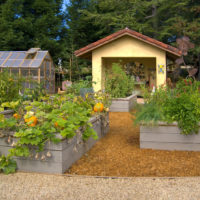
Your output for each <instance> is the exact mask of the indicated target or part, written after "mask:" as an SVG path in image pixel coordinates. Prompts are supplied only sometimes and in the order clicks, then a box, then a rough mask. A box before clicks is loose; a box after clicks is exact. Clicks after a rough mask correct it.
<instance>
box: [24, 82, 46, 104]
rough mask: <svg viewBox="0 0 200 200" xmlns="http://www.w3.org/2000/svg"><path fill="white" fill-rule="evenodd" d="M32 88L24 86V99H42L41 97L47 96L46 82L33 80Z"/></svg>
mask: <svg viewBox="0 0 200 200" xmlns="http://www.w3.org/2000/svg"><path fill="white" fill-rule="evenodd" d="M31 84H32V88H24V91H23V95H22V100H40V98H41V97H43V96H46V94H47V91H46V89H45V87H44V83H37V82H36V81H31Z"/></svg>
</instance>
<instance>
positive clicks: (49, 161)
mask: <svg viewBox="0 0 200 200" xmlns="http://www.w3.org/2000/svg"><path fill="white" fill-rule="evenodd" d="M106 117H107V119H108V116H106ZM90 122H91V123H92V125H93V127H92V128H93V129H94V130H95V131H96V133H97V134H98V140H99V139H101V138H102V137H103V136H105V134H106V133H107V132H108V127H109V123H107V120H104V118H103V117H102V116H98V117H92V118H91V120H90ZM80 130H81V129H80ZM58 137H60V136H59V135H58ZM11 138H12V137H11ZM7 139H8V137H2V138H0V153H1V154H4V155H7V153H8V150H9V149H11V148H12V145H11V144H12V142H11V143H9V144H8V142H7ZM12 140H13V141H16V138H12ZM98 140H94V139H93V138H89V139H88V140H87V141H86V142H84V141H83V140H82V137H81V134H78V135H77V136H75V137H74V138H73V139H70V140H68V139H64V140H62V142H60V143H58V144H54V143H52V142H48V143H47V144H46V145H45V150H44V151H43V152H41V153H39V154H37V156H36V154H34V155H33V156H31V157H29V158H21V157H15V158H14V159H15V160H16V162H17V167H18V170H19V171H27V172H44V173H58V174H62V173H64V172H65V171H66V170H67V169H68V168H69V167H70V166H71V165H72V164H73V163H74V162H76V161H77V160H79V159H80V158H81V157H82V156H83V155H84V154H85V153H86V152H87V151H88V150H89V149H90V148H91V147H92V146H93V145H94V144H95V143H96V142H97V141H98Z"/></svg>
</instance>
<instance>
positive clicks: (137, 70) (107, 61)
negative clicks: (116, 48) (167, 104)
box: [102, 57, 156, 90]
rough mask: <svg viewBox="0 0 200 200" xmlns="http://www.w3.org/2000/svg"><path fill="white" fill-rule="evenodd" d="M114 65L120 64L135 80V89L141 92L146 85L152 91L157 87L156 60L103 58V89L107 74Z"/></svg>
mask: <svg viewBox="0 0 200 200" xmlns="http://www.w3.org/2000/svg"><path fill="white" fill-rule="evenodd" d="M113 63H119V64H120V65H121V66H122V67H123V69H124V71H125V72H126V74H127V75H130V76H131V77H132V78H133V79H134V80H135V89H136V90H140V86H141V85H144V86H146V87H149V88H150V89H152V88H153V87H155V86H156V58H153V57H152V58H138V57H132V58H122V57H121V58H120V57H112V58H111V57H109V58H102V65H103V66H102V80H103V82H102V87H103V88H104V82H105V76H106V72H109V70H111V68H112V64H113Z"/></svg>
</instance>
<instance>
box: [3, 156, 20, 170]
mask: <svg viewBox="0 0 200 200" xmlns="http://www.w3.org/2000/svg"><path fill="white" fill-rule="evenodd" d="M16 168H17V163H16V161H14V160H13V159H11V158H10V157H9V156H8V157H6V156H4V155H3V156H1V157H0V171H3V172H4V174H10V173H14V172H15V170H16Z"/></svg>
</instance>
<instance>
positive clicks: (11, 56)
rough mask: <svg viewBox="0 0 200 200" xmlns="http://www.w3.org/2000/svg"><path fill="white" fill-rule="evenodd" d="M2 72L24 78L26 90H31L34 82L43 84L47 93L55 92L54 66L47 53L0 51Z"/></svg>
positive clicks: (38, 51) (39, 51)
mask: <svg viewBox="0 0 200 200" xmlns="http://www.w3.org/2000/svg"><path fill="white" fill-rule="evenodd" d="M3 70H8V71H9V72H10V73H11V74H14V75H19V76H22V77H24V78H26V80H27V81H26V82H25V83H24V87H26V88H32V87H33V84H32V83H33V81H35V82H37V83H41V84H44V87H45V88H46V90H47V91H48V92H49V93H54V92H55V66H54V63H53V60H52V58H51V56H50V54H49V52H48V51H42V50H41V49H40V48H31V49H29V50H28V51H0V72H2V71H3Z"/></svg>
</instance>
